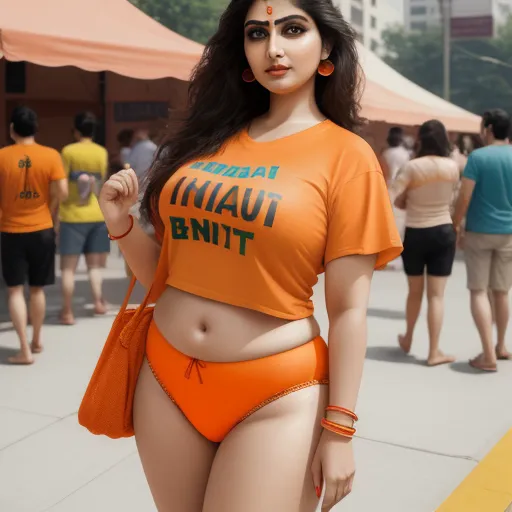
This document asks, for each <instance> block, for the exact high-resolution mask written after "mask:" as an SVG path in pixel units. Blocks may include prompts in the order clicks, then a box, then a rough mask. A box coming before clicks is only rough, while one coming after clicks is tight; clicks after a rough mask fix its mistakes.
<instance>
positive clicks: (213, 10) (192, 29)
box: [130, 0, 229, 43]
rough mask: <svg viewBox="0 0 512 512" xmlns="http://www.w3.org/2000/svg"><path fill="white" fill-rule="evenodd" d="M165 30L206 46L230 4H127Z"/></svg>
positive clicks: (199, 0)
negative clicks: (223, 12) (149, 17)
mask: <svg viewBox="0 0 512 512" xmlns="http://www.w3.org/2000/svg"><path fill="white" fill-rule="evenodd" d="M130 2H131V3H132V4H133V5H135V6H136V7H138V8H139V9H140V10H141V11H143V12H145V13H146V14H147V15H149V16H151V17H152V18H154V19H155V20H156V21H158V22H160V23H161V24H162V25H164V26H166V27H167V28H169V29H171V30H173V31H174V32H177V33H178V34H181V35H182V36H185V37H187V38H189V39H192V40H193V41H197V42H198V43H206V42H207V41H208V39H209V38H210V36H212V35H213V34H214V33H215V31H216V30H217V26H218V24H219V18H220V15H221V14H222V11H223V10H224V9H225V7H226V6H227V4H228V3H229V0H130Z"/></svg>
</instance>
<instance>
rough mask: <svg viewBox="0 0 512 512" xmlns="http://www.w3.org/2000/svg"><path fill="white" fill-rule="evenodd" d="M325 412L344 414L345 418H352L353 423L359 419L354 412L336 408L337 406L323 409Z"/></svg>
mask: <svg viewBox="0 0 512 512" xmlns="http://www.w3.org/2000/svg"><path fill="white" fill-rule="evenodd" d="M325 410H326V411H328V412H329V411H331V412H339V413H340V414H345V416H348V417H349V418H352V419H353V420H354V421H359V418H358V417H357V414H356V413H355V412H352V411H349V410H348V409H345V407H338V406H337V405H329V406H328V407H326V408H325Z"/></svg>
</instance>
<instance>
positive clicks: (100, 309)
mask: <svg viewBox="0 0 512 512" xmlns="http://www.w3.org/2000/svg"><path fill="white" fill-rule="evenodd" d="M94 314H95V315H106V314H107V305H106V303H105V301H104V300H103V299H102V300H101V301H100V302H97V303H96V304H95V305H94Z"/></svg>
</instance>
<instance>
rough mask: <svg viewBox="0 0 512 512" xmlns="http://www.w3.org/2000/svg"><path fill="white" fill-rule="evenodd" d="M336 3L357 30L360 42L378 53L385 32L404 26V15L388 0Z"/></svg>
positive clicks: (347, 0) (342, 1)
mask: <svg viewBox="0 0 512 512" xmlns="http://www.w3.org/2000/svg"><path fill="white" fill-rule="evenodd" d="M335 3H336V4H337V5H338V6H339V7H340V9H341V12H342V14H343V15H344V16H345V19H346V20H347V21H349V22H350V23H351V25H352V26H353V27H354V28H355V30H356V32H357V36H358V39H359V41H360V42H361V43H362V44H363V45H364V46H365V47H367V48H369V49H370V50H371V51H373V52H376V53H379V51H380V48H381V45H382V33H383V32H384V30H386V29H387V28H389V27H391V26H394V25H403V24H404V17H403V13H402V12H401V11H399V10H397V9H395V8H394V7H393V6H392V5H390V3H389V2H388V0H335Z"/></svg>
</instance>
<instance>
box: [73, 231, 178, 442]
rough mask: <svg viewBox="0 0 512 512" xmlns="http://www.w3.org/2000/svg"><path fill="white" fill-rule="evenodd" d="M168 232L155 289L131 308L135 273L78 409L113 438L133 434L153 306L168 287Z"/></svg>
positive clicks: (94, 428)
mask: <svg viewBox="0 0 512 512" xmlns="http://www.w3.org/2000/svg"><path fill="white" fill-rule="evenodd" d="M167 236H168V235H167V233H165V235H164V239H163V243H162V251H161V254H160V259H159V262H158V267H157V270H156V273H155V279H154V282H153V285H152V286H151V289H150V290H149V292H148V293H147V294H146V296H145V297H144V300H143V302H142V304H141V305H140V306H139V307H138V308H137V309H127V306H128V301H129V300H130V296H131V294H132V292H133V289H134V287H135V283H136V279H135V277H132V280H131V282H130V286H129V288H128V293H127V294H126V297H125V299H124V301H123V305H122V306H121V309H120V311H119V313H118V314H117V317H116V319H115V320H114V323H113V325H112V328H111V329H110V332H109V335H108V338H107V341H106V343H105V346H104V347H103V351H102V352H101V355H100V358H99V360H98V363H97V364H96V368H95V370H94V373H93V374H92V377H91V381H90V382H89V385H88V386H87V390H86V392H85V395H84V397H83V399H82V403H81V405H80V409H79V410H78V422H79V423H80V425H82V426H83V427H85V428H86V429H87V430H89V431H90V432H91V433H93V434H96V435H104V436H107V437H110V438H112V439H119V438H122V437H131V436H133V435H134V431H133V399H134V396H135V388H136V386H137V380H138V378H139V373H140V369H141V367H142V363H143V361H144V355H145V351H146V338H147V334H148V330H149V326H150V324H151V320H152V319H153V309H154V308H153V307H152V306H148V304H151V303H154V302H156V299H157V298H158V297H159V296H160V295H161V294H162V292H163V290H164V289H165V287H166V284H165V281H166V279H167V254H168V251H167V243H168V240H167Z"/></svg>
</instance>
